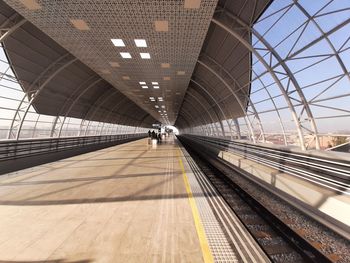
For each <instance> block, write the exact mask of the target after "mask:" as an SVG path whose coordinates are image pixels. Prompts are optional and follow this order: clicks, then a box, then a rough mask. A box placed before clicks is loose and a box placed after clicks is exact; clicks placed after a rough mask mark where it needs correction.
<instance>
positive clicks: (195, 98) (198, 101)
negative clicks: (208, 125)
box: [187, 91, 225, 137]
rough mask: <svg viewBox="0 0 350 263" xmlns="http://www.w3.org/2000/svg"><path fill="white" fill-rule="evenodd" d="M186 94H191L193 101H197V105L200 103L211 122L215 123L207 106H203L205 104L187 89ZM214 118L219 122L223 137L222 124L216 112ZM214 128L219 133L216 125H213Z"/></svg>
mask: <svg viewBox="0 0 350 263" xmlns="http://www.w3.org/2000/svg"><path fill="white" fill-rule="evenodd" d="M187 94H188V95H189V96H191V97H192V98H193V99H194V100H195V101H197V103H199V105H201V107H202V108H203V109H204V110H205V111H206V112H207V114H208V116H209V117H210V119H211V120H212V122H213V123H214V125H215V123H216V121H215V120H214V118H213V116H212V115H211V113H210V111H209V110H208V109H207V107H205V106H204V105H203V103H202V102H201V101H200V100H199V99H198V98H197V97H196V96H195V95H192V94H191V93H190V92H189V91H187ZM216 119H217V122H219V123H220V126H221V133H222V136H224V137H225V131H224V126H223V125H222V122H221V120H220V118H219V117H218V116H217V114H216ZM215 128H216V130H217V132H218V134H219V133H220V132H219V130H218V128H217V127H216V125H215Z"/></svg>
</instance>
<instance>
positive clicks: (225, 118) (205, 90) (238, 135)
mask: <svg viewBox="0 0 350 263" xmlns="http://www.w3.org/2000/svg"><path fill="white" fill-rule="evenodd" d="M190 82H193V83H194V84H195V85H192V87H194V88H195V87H199V89H200V90H201V91H202V92H204V93H205V94H206V95H207V96H209V98H210V99H211V100H212V101H213V102H214V103H215V105H216V106H217V107H218V109H219V110H220V112H221V115H222V116H223V117H224V121H225V122H226V123H227V126H228V127H229V130H230V137H231V139H232V127H231V123H230V122H229V118H228V117H226V114H225V111H224V110H223V109H222V107H221V105H220V103H219V102H218V101H217V100H216V99H215V97H214V96H213V95H211V93H210V92H209V91H208V90H207V89H206V88H204V87H203V85H201V84H200V83H199V82H198V81H196V80H194V79H193V78H191V79H190ZM202 96H203V97H205V98H206V100H207V101H208V103H209V99H208V97H207V96H204V95H202ZM217 115H218V114H217ZM235 128H236V134H237V137H238V138H239V139H240V138H241V134H240V131H239V127H237V126H235Z"/></svg>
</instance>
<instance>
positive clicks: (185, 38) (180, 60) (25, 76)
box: [0, 0, 271, 128]
mask: <svg viewBox="0 0 350 263" xmlns="http://www.w3.org/2000/svg"><path fill="white" fill-rule="evenodd" d="M5 1H6V2H7V3H8V4H9V5H10V6H11V7H12V8H14V9H15V10H16V11H17V12H19V13H20V14H21V15H23V16H24V17H25V18H26V19H28V20H29V21H30V22H26V23H24V24H23V25H21V26H20V28H18V29H17V30H16V31H15V32H13V33H12V34H11V36H10V37H8V38H6V40H5V41H4V43H3V44H4V47H5V50H6V53H7V56H8V58H9V61H10V62H11V64H12V67H13V70H14V72H15V74H16V76H17V78H18V79H19V81H20V83H21V84H22V87H23V89H24V90H25V91H26V92H28V93H29V95H30V97H31V96H34V91H35V90H37V89H39V88H40V87H41V86H42V85H45V88H43V89H42V90H40V93H38V94H37V96H36V97H35V101H33V106H34V108H35V110H36V111H37V112H38V113H40V114H48V115H55V116H57V115H59V116H68V117H75V118H81V119H88V120H94V121H103V122H111V123H119V124H124V125H131V126H145V127H149V126H150V125H151V124H152V123H154V122H156V120H159V121H163V122H164V119H162V118H161V117H160V116H159V115H158V112H157V111H158V109H157V108H155V104H159V105H160V104H161V103H160V102H159V101H156V102H155V103H152V102H150V101H149V100H148V97H149V96H154V97H156V98H158V97H163V98H164V100H165V102H164V109H166V110H167V112H168V115H169V120H168V121H169V123H175V125H177V126H178V127H179V128H185V127H187V126H189V125H194V124H196V123H198V124H207V123H213V122H218V121H220V120H224V119H231V118H238V117H241V116H244V115H245V113H246V107H247V104H248V100H249V92H250V78H251V77H250V76H251V71H250V70H251V54H250V52H249V50H248V49H247V48H245V47H244V46H243V45H242V44H241V41H239V40H238V39H237V37H234V36H232V35H231V34H229V33H228V32H227V30H224V28H223V26H222V25H218V22H217V21H220V22H222V21H223V23H224V24H225V23H227V24H229V25H230V27H231V28H232V27H237V29H238V32H239V36H240V37H241V38H242V39H244V40H246V41H248V42H250V41H251V38H250V34H249V32H248V31H247V30H244V29H241V28H242V26H241V25H239V24H238V23H237V22H233V21H236V20H234V19H232V17H235V18H238V19H240V20H242V21H243V22H244V23H246V24H247V25H252V24H253V23H254V21H255V20H256V19H257V18H258V17H259V16H260V15H261V13H262V12H263V10H264V9H265V8H266V7H267V5H268V4H269V3H270V2H271V1H268V0H259V1H257V0H255V1H254V0H240V1H230V0H227V1H226V0H220V1H218V3H217V2H216V1H209V0H207V1H204V0H202V1H201V7H200V8H199V9H198V10H197V9H188V10H185V9H184V8H183V3H182V1H169V3H167V4H165V3H163V2H158V1H156V2H157V3H156V2H152V1H151V2H149V5H150V6H149V7H148V9H149V12H148V13H147V12H146V13H137V12H134V11H135V8H136V7H137V3H134V2H132V1H130V3H129V2H127V3H125V2H124V1H123V3H121V1H120V3H119V1H116V3H109V5H108V6H109V7H108V8H109V9H112V10H113V12H114V13H115V14H114V15H115V17H118V16H120V17H121V18H125V14H122V13H123V12H125V10H133V12H131V13H130V14H127V15H128V16H129V19H130V21H131V20H133V21H134V22H133V24H132V25H130V24H128V23H126V22H124V24H123V26H124V29H118V30H115V34H114V35H112V34H111V33H110V30H111V29H110V28H113V27H112V26H110V28H108V29H106V28H104V26H106V25H105V24H106V23H107V24H108V21H107V20H108V16H107V17H106V16H105V14H104V13H103V12H106V10H105V9H98V10H99V11H100V12H102V13H101V14H100V13H98V14H97V15H98V16H97V15H96V13H94V8H96V6H94V5H85V4H84V5H83V6H84V9H82V10H81V13H80V14H79V13H75V14H74V15H75V17H69V14H65V13H64V9H63V8H57V9H54V7H55V4H51V3H53V2H51V1H40V3H42V5H43V7H42V8H41V9H40V10H36V11H33V10H28V9H27V8H26V7H25V6H24V5H22V4H21V3H20V2H18V1H11V0H5ZM180 2H181V3H180ZM77 3H78V2H77ZM103 3H104V2H103ZM103 3H102V2H101V5H102V4H103ZM143 3H144V2H143ZM160 3H161V4H160ZM139 4H140V3H139ZM120 5H122V6H123V8H116V7H120ZM216 5H217V6H216ZM11 7H9V6H8V5H7V4H5V3H4V2H2V1H0V24H3V23H5V22H6V21H7V22H8V21H10V23H11V22H12V23H13V24H15V23H16V21H19V20H20V19H22V17H21V16H20V15H19V14H18V13H17V12H16V11H15V10H14V9H12V8H11ZM56 7H57V6H56ZM71 7H72V6H71ZM139 8H140V7H139ZM215 8H216V9H215ZM165 11H166V12H165ZM60 12H62V14H61V13H60ZM75 12H77V10H75ZM118 12H120V14H119V13H118ZM53 13H55V15H53ZM60 14H61V15H62V16H60ZM86 14H89V16H88V17H90V18H91V19H94V21H93V22H92V21H87V22H88V24H89V25H90V27H91V28H94V27H95V29H94V30H98V31H101V30H102V31H103V30H104V29H105V30H106V32H109V33H110V36H109V37H110V38H114V37H115V38H118V36H121V35H122V37H123V38H124V40H125V42H126V43H127V46H128V45H130V43H131V42H132V41H133V38H145V39H146V40H147V42H148V44H149V45H150V47H149V49H146V52H149V53H150V54H151V60H148V61H144V60H141V59H135V60H133V61H131V62H128V63H129V64H123V63H125V61H123V60H121V59H120V57H118V56H117V55H119V54H118V53H119V51H124V50H121V49H120V50H119V49H116V50H114V52H115V55H113V57H112V58H111V57H109V56H110V55H111V53H110V52H111V51H110V48H115V47H113V46H112V44H111V43H110V39H107V40H108V41H107V40H106V41H104V42H103V43H102V42H101V41H100V39H98V36H96V38H95V39H94V38H92V37H91V36H92V35H89V42H88V43H86V39H84V37H82V36H81V33H76V32H75V31H76V29H75V28H73V26H72V24H71V23H70V22H69V20H68V18H84V15H86ZM50 16H54V17H55V19H56V20H57V19H58V18H59V19H67V21H66V22H65V23H63V22H62V25H60V27H56V28H55V23H57V21H56V20H55V19H51V20H50V19H46V20H45V19H43V17H45V18H49V17H50ZM130 16H131V17H130ZM146 16H147V19H146V18H145V17H146ZM161 17H163V18H162V19H169V32H154V30H153V28H152V30H153V31H147V30H146V31H144V32H141V31H140V30H139V31H137V32H136V29H135V25H140V24H142V23H145V21H146V20H147V22H150V23H153V21H155V20H157V19H158V20H159V19H160V18H161ZM179 18H181V19H182V20H179ZM97 19H101V21H100V22H101V23H100V24H98V23H97V22H98V21H97ZM106 19H107V20H106ZM172 19H173V20H172ZM102 20H103V21H102ZM105 20H106V21H105ZM130 21H129V23H130ZM172 21H178V22H177V23H173V22H172ZM109 22H111V21H109ZM114 22H116V21H114ZM32 23H33V24H32ZM43 23H46V25H45V26H43ZM37 26H38V27H37ZM152 26H153V24H152ZM64 27H69V30H66V31H64V30H63V28H64ZM41 30H43V31H44V32H45V33H47V35H46V34H45V33H44V32H43V31H41ZM55 30H56V31H55ZM74 30H75V31H74ZM128 30H135V32H133V33H134V34H131V33H132V32H126V33H125V31H128ZM61 31H62V32H61ZM72 32H75V33H74V34H71V33H72ZM92 33H93V32H92ZM118 34H119V35H118ZM141 34H142V35H141ZM147 34H148V35H147ZM48 35H49V36H50V37H49V36H48ZM162 38H164V40H162ZM157 39H158V42H159V43H157V45H156V44H154V43H156V42H157ZM81 41H83V42H84V45H83V46H82V47H80V49H79V43H82V42H81ZM105 42H106V43H107V44H106V45H108V47H106V48H105V49H103V44H104V43H105ZM58 43H59V44H58ZM67 43H71V45H70V46H69V45H68V44H67ZM101 43H102V44H101ZM152 44H154V45H152ZM101 45H102V46H101ZM94 46H97V47H98V49H99V50H98V53H97V54H94V55H93V52H95V51H96V50H94V49H93V48H94ZM67 50H68V51H67ZM139 51H140V50H138V49H137V48H135V47H133V48H130V52H131V53H132V54H133V56H136V54H137V52H139ZM83 55H84V56H83ZM111 61H115V62H118V64H119V67H117V68H111V67H110V68H107V69H106V67H102V66H101V65H102V64H103V63H104V64H105V65H108V64H109V62H111ZM96 63H99V64H96ZM161 63H169V64H170V68H161V67H160V65H161ZM95 65H96V66H95ZM101 70H102V71H103V72H104V73H103V72H102V71H101ZM182 71H183V72H184V73H185V75H181V73H179V72H182ZM152 72H153V73H152ZM50 76H53V77H52V78H51V77H50ZM166 77H169V79H170V80H169V79H168V80H165V79H166ZM128 78H129V79H128ZM152 80H154V81H157V82H159V84H160V90H159V91H158V90H153V89H151V88H150V89H148V90H144V89H141V87H140V85H139V81H146V82H147V83H148V82H151V81H152ZM150 87H151V86H150ZM162 110H163V109H162Z"/></svg>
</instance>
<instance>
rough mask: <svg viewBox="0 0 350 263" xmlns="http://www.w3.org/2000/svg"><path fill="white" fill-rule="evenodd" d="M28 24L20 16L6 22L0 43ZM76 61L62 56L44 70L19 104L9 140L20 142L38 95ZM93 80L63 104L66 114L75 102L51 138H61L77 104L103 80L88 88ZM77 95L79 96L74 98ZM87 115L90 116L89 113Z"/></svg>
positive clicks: (0, 27) (1, 27)
mask: <svg viewBox="0 0 350 263" xmlns="http://www.w3.org/2000/svg"><path fill="white" fill-rule="evenodd" d="M26 22H27V21H26V20H25V19H23V18H22V17H21V16H19V15H18V14H15V15H13V16H11V17H10V18H9V19H8V20H6V21H5V22H4V23H3V24H2V25H0V43H3V42H4V40H5V39H6V38H8V37H9V36H10V35H11V33H13V32H15V31H16V30H17V29H18V28H20V27H21V26H22V25H23V24H24V23H26ZM75 61H77V59H76V58H74V57H72V56H70V54H65V55H63V56H61V57H60V58H58V59H57V60H56V61H54V62H53V63H52V64H51V65H50V66H49V67H47V68H46V70H44V71H43V72H42V73H41V74H40V76H39V77H38V78H37V79H36V80H35V81H34V82H33V83H32V85H31V86H30V87H29V89H28V91H27V92H26V93H25V94H24V96H23V98H22V100H21V102H20V103H19V106H18V107H17V110H16V111H15V114H14V117H13V119H12V122H11V126H10V129H9V132H8V136H7V138H8V139H11V138H15V139H16V140H18V139H19V138H20V134H21V129H22V126H23V123H24V122H25V120H26V116H27V114H28V112H29V111H30V108H31V107H32V105H33V103H34V102H35V100H36V98H37V97H38V95H39V94H40V93H41V91H42V90H44V89H45V87H46V86H47V84H49V83H50V81H51V80H52V79H54V78H55V77H56V76H57V75H58V74H59V73H60V72H61V71H62V70H64V69H65V68H67V67H68V66H69V65H71V64H73V63H74V62H75ZM93 78H94V77H92V78H89V79H87V80H86V81H84V83H82V84H81V86H80V87H78V88H77V90H76V92H74V93H73V94H72V95H71V96H70V98H67V99H66V102H65V103H64V104H63V106H62V107H61V109H60V110H59V113H63V112H64V109H65V108H66V107H67V105H68V104H69V103H70V101H71V100H73V103H72V104H70V107H69V109H68V110H67V111H66V113H65V115H64V116H61V114H58V116H56V117H55V119H54V121H53V123H52V128H51V132H50V137H55V136H57V137H61V134H62V129H63V126H64V124H65V122H66V119H67V117H68V116H69V114H70V112H71V110H72V109H73V108H74V106H75V105H76V103H77V102H78V101H79V99H80V98H81V97H82V96H83V95H84V94H85V93H86V92H87V91H88V90H90V88H93V87H94V86H95V85H96V84H97V83H98V82H100V81H101V80H102V79H101V78H99V79H97V80H95V81H93V82H92V83H90V84H89V85H88V86H87V87H86V86H85V84H87V83H88V82H89V81H90V80H91V79H93ZM116 94H117V93H116ZM75 95H77V96H76V97H75V98H74V96H75ZM89 112H90V111H89ZM95 113H96V111H94V113H93V114H92V115H95ZM87 115H89V113H88V114H87ZM39 118H40V114H37V117H36V121H35V123H34V128H33V133H35V131H36V127H37V124H38V121H39ZM83 121H85V119H83V120H82V122H83ZM89 124H90V122H89ZM87 129H88V127H87ZM87 129H86V130H87ZM33 136H34V135H33Z"/></svg>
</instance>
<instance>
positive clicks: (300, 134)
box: [0, 0, 350, 150]
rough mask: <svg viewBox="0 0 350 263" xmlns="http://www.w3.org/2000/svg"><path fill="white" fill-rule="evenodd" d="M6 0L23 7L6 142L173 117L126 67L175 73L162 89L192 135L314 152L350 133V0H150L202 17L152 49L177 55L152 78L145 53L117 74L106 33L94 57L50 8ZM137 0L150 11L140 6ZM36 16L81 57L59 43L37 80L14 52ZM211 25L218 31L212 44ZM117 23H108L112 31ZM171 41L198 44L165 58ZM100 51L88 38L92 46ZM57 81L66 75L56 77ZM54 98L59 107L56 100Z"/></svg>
mask: <svg viewBox="0 0 350 263" xmlns="http://www.w3.org/2000/svg"><path fill="white" fill-rule="evenodd" d="M5 2H6V3H8V4H9V5H10V6H11V7H13V8H15V9H16V11H18V12H19V13H16V12H15V11H13V13H11V12H12V11H11V12H10V11H8V13H6V12H5V13H6V14H5V13H4V14H2V15H3V17H2V19H1V20H0V34H1V35H0V42H1V43H3V45H2V47H1V51H0V52H1V53H2V54H1V57H0V59H1V65H0V66H1V67H0V72H1V75H0V85H1V86H0V91H1V97H0V100H1V103H0V118H1V123H2V124H1V125H0V126H1V129H2V135H1V139H5V138H7V139H20V138H24V137H38V136H40V137H45V136H46V137H60V136H86V135H102V134H115V133H120V132H125V133H134V132H145V131H147V130H148V129H149V128H150V127H151V124H152V123H155V122H156V121H160V122H163V123H169V120H165V119H164V117H161V116H158V115H157V114H158V113H157V109H156V110H155V109H154V107H153V104H151V103H150V102H149V101H148V102H147V101H146V102H145V101H144V97H145V96H149V95H153V94H149V93H140V90H137V89H136V87H135V86H133V85H134V84H132V83H131V82H132V81H131V82H130V81H120V78H121V76H122V75H126V74H127V75H128V76H131V77H132V76H134V75H135V74H136V75H135V76H136V77H137V78H136V79H137V80H139V79H140V80H141V79H147V81H150V80H151V79H154V78H157V80H160V79H162V78H163V75H164V74H167V75H171V74H173V75H171V76H172V78H171V81H170V83H171V85H170V84H169V82H165V81H164V82H162V83H161V86H162V85H163V84H164V87H166V89H164V90H162V91H160V92H161V93H159V94H160V95H158V93H154V94H155V95H153V96H163V97H164V98H165V99H166V103H165V105H166V108H165V109H166V110H167V111H168V113H169V115H170V116H172V117H171V122H172V123H174V124H175V126H177V127H178V128H179V130H180V132H182V133H189V134H198V135H206V136H216V137H225V138H230V139H243V140H249V141H251V142H253V143H260V142H272V143H276V144H282V145H298V146H299V147H301V148H302V149H304V150H305V149H325V148H329V147H331V146H332V144H333V143H332V139H334V138H336V137H344V138H348V137H349V134H350V126H349V125H348V123H350V103H349V102H350V92H349V88H350V74H349V71H350V64H349V61H350V33H349V32H350V3H349V2H347V1H342V0H322V1H311V0H299V1H297V0H275V1H267V0H266V1H258V0H240V1H228V0H227V1H226V0H220V1H218V2H217V6H216V9H215V11H214V14H213V16H212V18H210V15H211V14H212V11H213V8H214V7H215V4H216V2H215V1H204V2H203V3H202V7H201V8H202V11H203V12H204V10H205V12H204V13H202V15H201V16H198V14H197V13H196V11H186V10H183V9H182V7H181V6H180V5H179V4H178V3H177V2H176V1H168V2H167V1H164V3H163V2H162V3H159V2H158V1H150V2H148V5H147V8H148V9H147V10H153V9H152V8H156V7H157V6H158V7H159V5H160V6H161V7H159V8H160V9H161V10H163V9H164V8H165V9H166V10H168V11H167V12H166V13H165V14H163V17H165V16H166V15H168V16H169V17H171V19H175V18H174V17H173V16H179V17H180V16H181V17H183V19H185V18H186V19H187V20H186V22H184V23H185V24H186V25H187V26H188V27H190V25H191V23H192V22H193V21H197V22H196V23H197V24H198V23H199V24H200V23H202V24H201V26H200V27H198V28H190V29H188V32H186V28H183V27H181V30H178V31H174V32H173V31H171V32H170V33H169V35H164V34H163V36H165V38H164V41H160V43H159V46H155V47H153V49H151V50H152V52H155V53H156V54H157V55H156V56H155V59H156V61H157V63H160V62H169V61H170V62H171V64H174V65H176V67H174V68H171V69H167V70H165V71H155V73H154V74H153V75H152V74H149V73H147V72H149V71H150V70H151V71H152V70H153V71H154V68H152V66H153V64H152V63H149V62H147V63H145V65H143V64H142V62H140V61H138V62H137V63H138V64H137V67H135V65H134V66H133V65H128V66H126V67H124V68H123V69H120V70H119V71H120V72H117V74H116V75H110V74H107V73H101V69H102V68H105V64H106V60H103V57H104V56H107V57H109V56H112V53H111V52H113V50H112V49H110V47H108V48H106V49H105V50H104V49H103V45H102V44H103V43H102V42H103V41H102V40H101V41H102V42H101V41H100V42H99V44H101V43H102V44H101V45H102V46H101V50H100V53H99V54H96V55H95V56H93V55H92V54H91V53H89V54H88V53H87V52H83V50H79V41H81V40H84V38H83V37H82V36H81V35H79V34H78V33H76V32H75V31H74V30H73V29H72V28H68V25H66V24H64V23H67V21H66V20H65V22H64V23H63V22H62V23H63V24H62V27H63V26H64V25H65V26H66V29H65V31H64V32H66V35H70V34H72V35H74V36H75V37H74V39H75V40H76V41H77V42H74V43H72V44H69V43H70V41H71V40H72V39H70V38H69V37H67V38H65V34H63V35H62V34H61V35H60V34H59V32H56V31H55V28H54V25H50V21H47V20H45V19H46V18H47V17H48V16H47V15H48V13H45V10H43V11H40V15H35V14H34V13H33V12H31V11H30V10H26V9H25V8H24V7H23V6H21V4H19V3H18V2H17V1H11V0H7V1H5ZM49 2H50V1H48V2H45V1H42V4H44V5H45V4H47V8H48V9H49V8H50V6H51V4H50V3H49ZM116 2H118V6H120V5H121V6H123V8H124V9H125V10H126V9H127V8H128V4H127V3H124V2H123V1H116ZM122 2H123V3H122ZM3 4H4V3H3ZM130 5H132V6H129V7H130V8H134V9H135V8H136V9H137V8H141V9H142V7H139V6H137V5H135V3H131V4H130ZM111 6H113V4H111ZM74 8H75V7H74ZM74 8H73V9H74ZM89 8H90V7H89V6H87V7H86V9H89ZM73 9H72V10H73ZM124 9H123V10H124ZM4 10H5V9H4ZM9 10H10V9H9ZM74 10H75V9H74ZM103 10H104V9H103V8H101V10H100V12H104V11H103ZM113 10H114V9H113ZM137 10H138V9H137ZM153 11H154V10H153ZM153 11H152V12H151V11H150V15H149V17H147V19H146V18H140V20H139V21H133V22H131V20H133V19H136V18H128V19H129V20H130V19H131V20H130V21H129V20H128V21H129V24H131V28H132V27H133V26H134V25H135V24H137V23H140V22H142V23H144V24H145V25H146V24H147V23H152V16H153V15H154V16H159V12H153ZM116 12H117V11H116ZM90 15H91V17H87V19H90V23H91V24H92V22H93V23H96V24H98V22H99V21H98V20H96V19H97V18H96V17H94V16H93V14H90ZM24 17H25V18H24ZM27 19H28V20H27ZM57 19H61V20H62V19H63V20H64V19H65V18H64V17H62V16H59V11H58V13H57ZM115 19H116V18H115ZM118 19H121V18H118ZM208 19H209V20H208ZM118 21H119V20H118ZM191 21H192V22H191ZM124 22H125V21H124ZM180 22H181V21H180ZM180 22H179V23H180ZM31 23H33V24H34V25H37V26H39V25H41V24H42V23H46V24H47V25H45V27H43V30H44V32H45V33H47V34H48V35H50V36H51V37H52V38H53V39H54V40H56V41H57V42H58V43H60V44H61V45H62V46H63V47H64V48H66V49H68V50H69V51H71V53H72V54H73V55H72V54H70V53H67V52H66V51H64V50H63V49H62V50H60V47H58V46H57V47H56V46H54V47H53V48H52V50H54V51H55V52H56V51H57V54H56V53H55V55H53V53H52V54H51V53H47V54H46V57H47V58H50V61H46V62H45V63H46V64H42V65H40V67H41V68H42V69H41V70H38V71H37V72H35V78H34V77H32V78H31V79H30V80H28V81H27V78H26V76H27V75H26V73H23V71H22V69H21V65H20V63H21V61H22V60H23V58H21V59H20V58H18V57H19V56H20V54H18V49H16V50H15V49H13V50H12V47H11V46H10V45H11V43H17V42H18V39H19V38H20V37H21V36H22V35H23V36H24V35H25V34H29V33H30V34H33V36H35V35H40V34H39V33H37V32H35V31H34V29H32V27H34V25H32V24H31ZM205 23H206V24H205ZM180 24H181V23H180ZM180 24H179V25H180ZM206 25H209V28H208V32H207V36H206V38H205V40H204V43H203V46H202V47H201V43H202V42H203V37H204V35H205V30H206ZM125 26H126V27H127V26H128V23H126V24H125ZM118 30H119V29H118ZM196 30H198V32H197V31H196ZM108 32H109V31H106V32H104V33H103V32H101V34H100V36H101V38H102V37H104V35H103V34H107V33H108ZM118 32H119V31H118ZM190 32H192V33H190ZM92 33H93V31H92V32H91V34H92ZM124 33H125V32H124ZM132 33H133V32H127V33H125V34H126V35H128V34H129V35H130V34H132ZM134 33H135V32H134ZM148 33H149V37H150V39H154V38H157V37H158V36H159V35H158V33H154V32H152V31H149V32H148ZM187 33H188V34H187ZM138 34H139V35H140V34H141V33H140V32H138ZM107 35H108V34H107ZM179 35H185V36H186V37H185V38H184V39H183V41H182V40H179V39H177V38H178V37H179ZM40 36H41V35H40ZM191 37H192V40H191V39H190V38H191ZM15 40H16V41H17V42H14V41H15ZM44 40H45V43H48V42H49V40H46V39H44ZM50 41H51V40H50ZM172 41H173V42H174V41H177V42H176V43H178V45H179V46H182V47H183V46H184V45H192V46H191V49H188V50H187V49H185V48H184V49H183V50H182V51H183V52H184V53H183V54H178V55H176V54H177V53H176V54H175V53H171V54H170V53H169V54H168V55H165V54H166V52H167V48H171V47H172V46H171V42H172ZM186 41H187V42H186ZM50 43H51V42H50ZM186 43H187V44H186ZM21 45H22V44H21ZM52 45H54V44H52ZM55 45H56V44H55ZM27 47H28V48H30V46H27ZM89 48H90V47H89V43H86V50H88V49H89ZM186 50H187V51H186ZM189 50H190V51H189ZM134 51H135V52H136V49H135V50H134V49H133V50H132V52H134ZM180 51H181V50H178V49H176V52H180ZM185 51H186V52H187V53H188V52H189V53H191V54H187V53H186V52H185ZM199 51H200V52H199ZM33 52H38V50H33ZM103 52H106V53H103ZM5 53H8V54H7V55H6V54H5ZM161 54H163V56H162V55H161ZM198 54H199V55H198ZM8 57H10V60H8V59H7V58H8ZM77 58H79V59H80V60H81V61H82V62H83V63H84V64H85V65H88V66H90V68H92V70H93V71H94V72H90V71H89V70H90V69H86V70H85V69H84V70H85V72H87V73H86V75H84V77H82V78H81V79H79V81H76V80H75V79H69V78H72V77H71V76H69V71H74V72H75V73H76V74H75V75H79V74H80V73H79V72H78V71H77V69H76V68H82V63H81V62H80V61H78V59H77ZM89 59H90V60H89ZM12 60H13V61H15V62H16V63H15V64H14V65H12V64H11V62H9V61H12ZM43 61H44V60H43ZM89 61H90V62H89ZM95 62H96V63H97V62H98V63H97V64H96V63H95ZM94 63H95V64H94ZM27 64H28V63H27ZM107 64H108V63H107ZM182 64H183V65H182ZM93 65H95V66H96V68H94V67H95V66H93ZM185 65H186V67H185ZM36 68H37V67H36V66H35V67H33V69H35V70H36ZM181 68H183V69H186V70H185V71H186V72H187V73H188V72H192V71H193V73H192V75H186V76H185V77H183V76H176V71H177V70H180V69H181ZM25 70H27V71H28V68H26V69H25ZM111 70H112V69H111ZM113 70H114V69H113ZM16 71H18V72H16ZM105 72H106V71H105ZM142 72H143V74H146V73H147V74H146V75H147V77H148V78H146V77H144V76H146V75H142ZM145 72H146V73H145ZM133 74H134V75H133ZM23 76H24V77H23ZM28 76H29V75H28ZM30 76H31V75H30ZM24 79H26V81H24ZM58 79H62V82H60V83H61V84H60V85H58V84H57V86H55V83H54V82H55V81H56V80H57V81H58ZM63 79H69V81H70V82H69V85H70V86H69V85H67V88H66V89H64V90H62V91H60V90H59V87H58V86H62V84H64V83H65V82H64V80H63ZM52 80H55V81H52ZM67 81H68V80H67ZM70 83H72V84H70ZM73 83H74V85H73ZM186 83H188V87H187V86H186V85H187V84H186ZM68 86H69V87H68ZM73 86H74V89H73ZM112 86H113V87H114V89H113V88H112ZM138 88H139V87H138ZM186 88H187V90H186ZM168 91H169V92H168ZM60 92H61V93H60ZM53 94H55V95H53ZM90 98H92V99H90ZM130 98H131V99H132V100H134V101H135V102H136V103H137V105H136V104H133V103H132V102H131V100H130ZM182 98H183V99H182ZM56 99H57V102H55V100H56ZM45 101H47V105H46V104H45ZM55 103H57V105H59V107H56V106H55V107H54V106H51V107H50V106H49V104H52V105H54V104H55ZM56 108H58V109H56ZM162 110H163V109H162ZM160 111H161V110H160ZM128 113H130V114H128ZM134 116H135V117H134ZM38 131H40V132H38ZM5 134H6V135H5Z"/></svg>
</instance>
